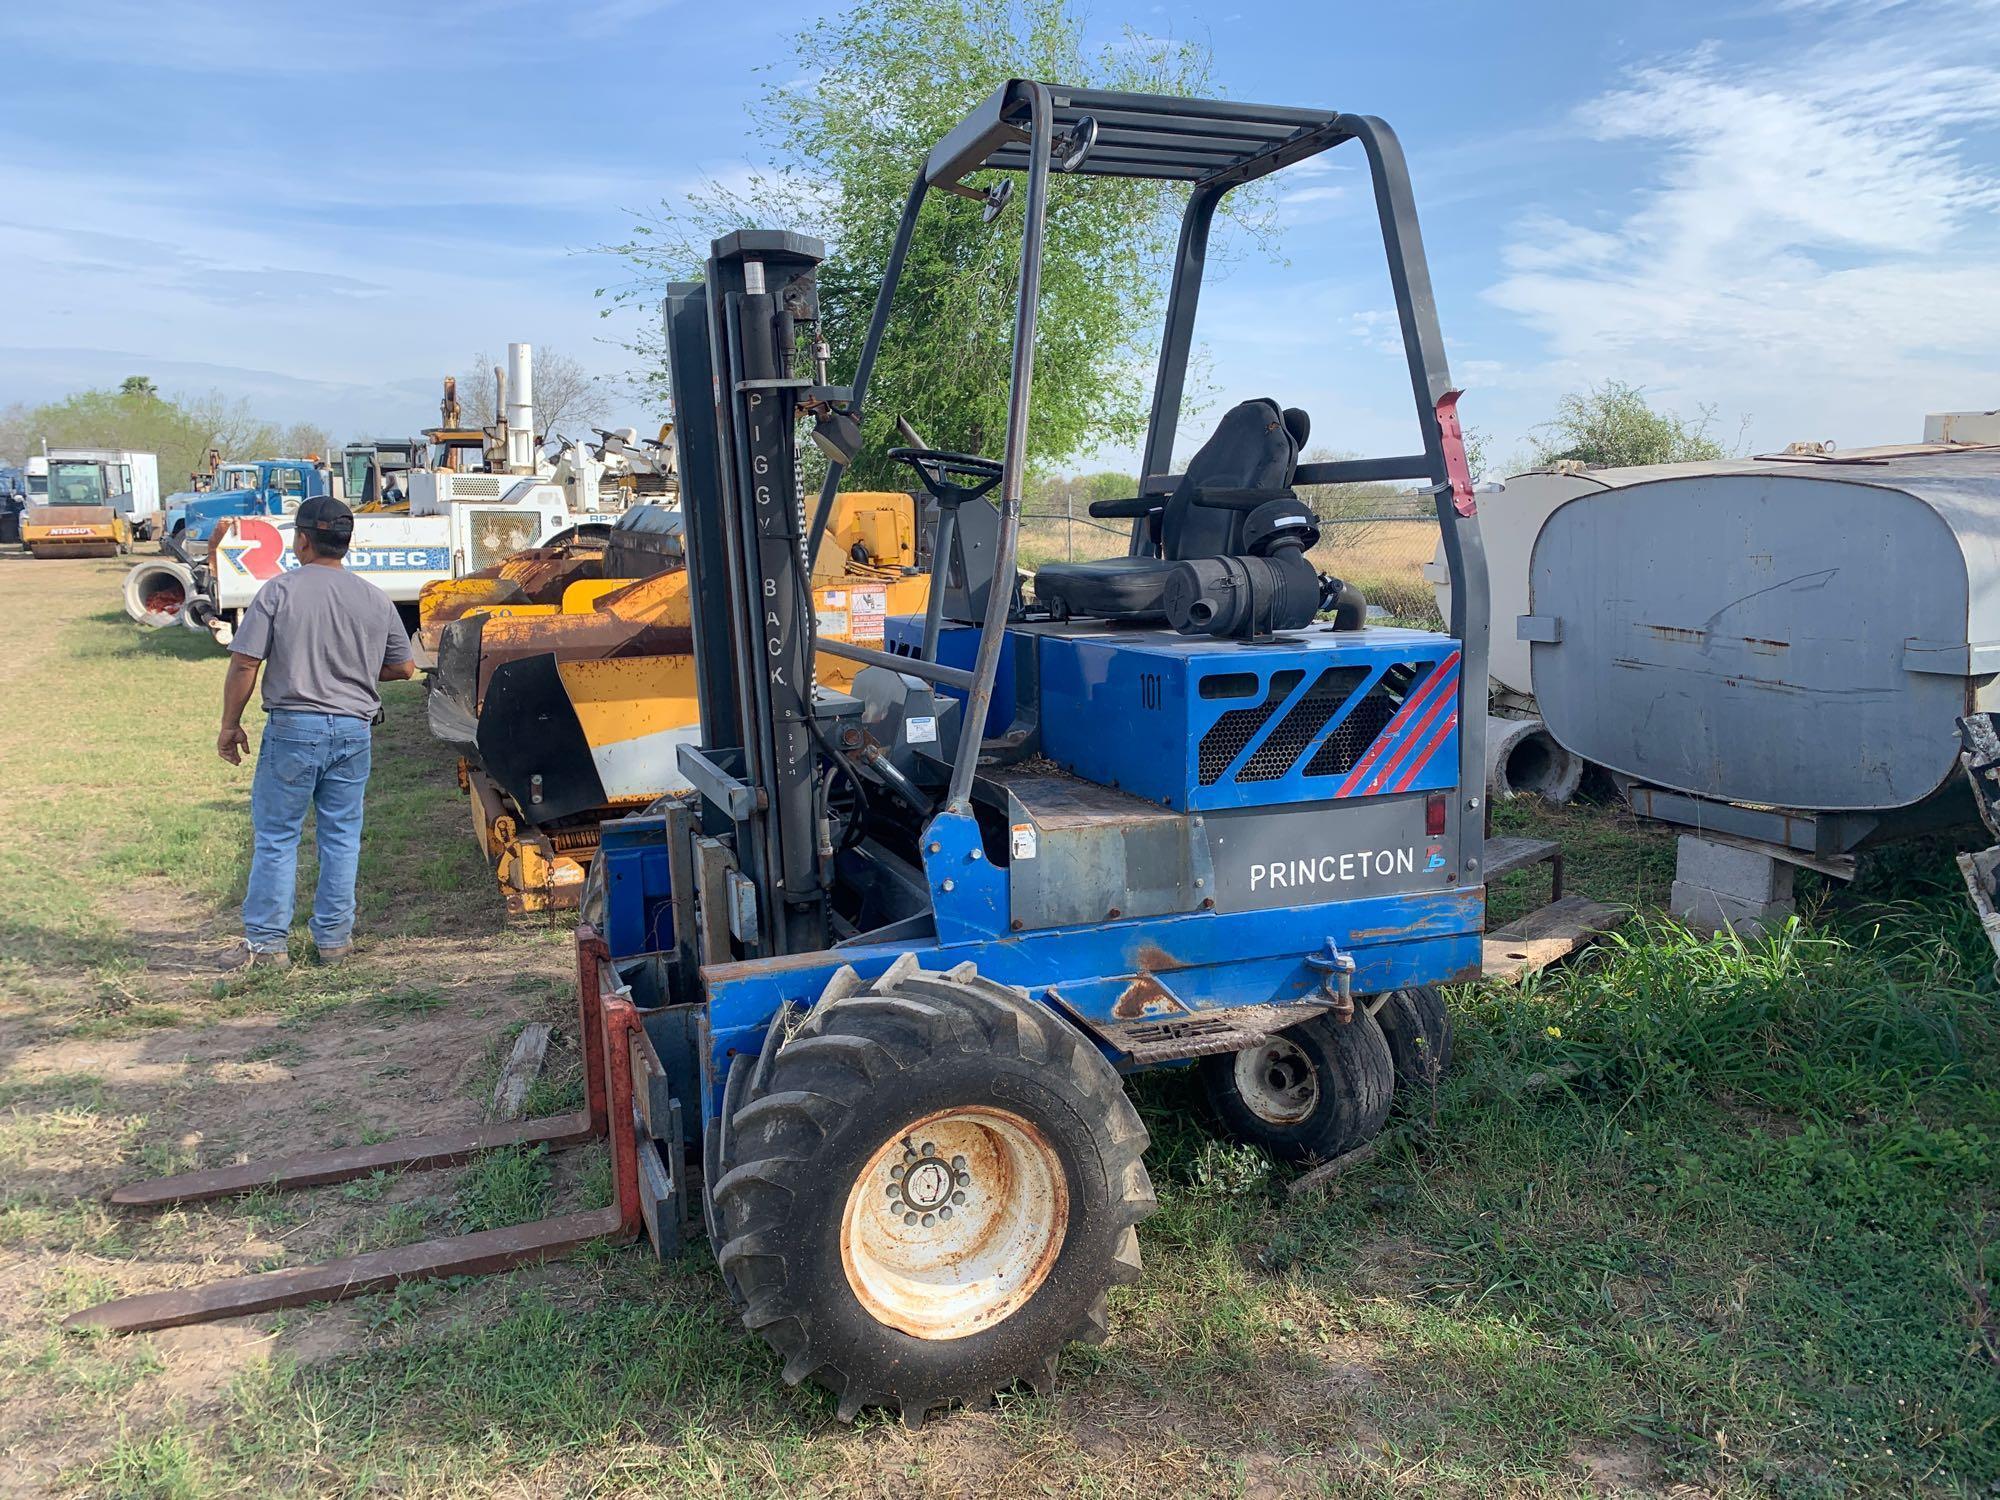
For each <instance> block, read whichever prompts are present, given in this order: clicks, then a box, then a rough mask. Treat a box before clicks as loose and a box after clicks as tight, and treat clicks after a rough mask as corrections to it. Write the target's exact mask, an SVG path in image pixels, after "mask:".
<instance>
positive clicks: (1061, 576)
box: [1035, 397, 1312, 623]
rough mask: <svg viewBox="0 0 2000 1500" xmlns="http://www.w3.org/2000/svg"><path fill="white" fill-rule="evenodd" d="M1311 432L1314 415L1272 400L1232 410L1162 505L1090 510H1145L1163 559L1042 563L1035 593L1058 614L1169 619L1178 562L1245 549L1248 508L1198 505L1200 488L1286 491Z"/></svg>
mask: <svg viewBox="0 0 2000 1500" xmlns="http://www.w3.org/2000/svg"><path fill="white" fill-rule="evenodd" d="M1311 431H1312V418H1310V417H1308V416H1307V415H1306V414H1305V413H1304V412H1303V411H1300V410H1299V409H1298V408H1297V407H1292V408H1290V409H1289V410H1283V411H1281V410H1280V409H1279V407H1278V403H1277V402H1275V401H1273V400H1271V399H1269V398H1268V397H1259V398H1257V399H1256V400H1254V401H1245V402H1242V403H1241V404H1240V405H1237V406H1235V407H1232V408H1231V409H1230V410H1229V411H1228V412H1227V413H1226V414H1225V415H1224V416H1223V418H1222V420H1221V421H1220V422H1218V423H1217V424H1216V426H1215V431H1214V432H1213V433H1211V434H1210V435H1209V438H1208V441H1207V442H1205V443H1203V444H1202V445H1201V447H1200V449H1199V450H1198V451H1197V452H1196V453H1195V455H1194V457H1193V458H1191V459H1189V460H1188V466H1187V472H1186V473H1185V474H1183V475H1182V476H1181V482H1180V483H1179V484H1178V485H1176V486H1175V487H1174V492H1173V494H1172V495H1170V496H1168V497H1167V499H1166V503H1165V505H1164V506H1163V507H1161V508H1159V509H1155V510H1152V511H1151V512H1150V514H1149V515H1148V512H1147V509H1146V507H1145V506H1144V505H1143V504H1142V503H1140V502H1134V501H1129V500H1118V501H1112V502H1110V503H1109V504H1105V503H1104V502H1099V503H1098V504H1096V505H1092V506H1091V508H1090V509H1091V513H1092V514H1093V515H1110V516H1128V517H1132V518H1135V519H1136V518H1138V517H1139V516H1142V515H1146V516H1147V519H1148V520H1149V523H1150V525H1151V527H1152V532H1153V541H1154V544H1155V545H1156V546H1158V547H1159V549H1160V552H1161V555H1160V556H1157V557H1146V556H1139V557H1107V558H1103V559H1100V560H1099V561H1096V562H1075V563H1071V562H1063V563H1044V564H1043V565H1042V567H1041V568H1040V570H1038V571H1037V572H1036V574H1035V597H1036V598H1037V599H1039V600H1040V601H1041V602H1042V603H1043V604H1045V605H1047V606H1048V607H1049V609H1050V610H1051V612H1053V613H1054V614H1055V615H1056V616H1057V617H1058V618H1062V617H1066V616H1074V615H1089V616H1094V617H1096V618H1098V619H1104V620H1122V621H1128V622H1135V623H1136V622H1142V621H1155V620H1165V619H1166V617H1167V612H1166V590H1167V580H1168V579H1169V578H1170V577H1172V576H1173V573H1174V566H1175V564H1176V563H1180V562H1184V561H1186V560H1188V559H1189V558H1196V557H1234V556H1240V555H1241V554H1242V552H1243V512H1242V511H1240V510H1222V509H1218V508H1216V507H1214V506H1209V505H1198V504H1196V503H1195V495H1196V492H1197V491H1199V490H1201V489H1203V488H1209V489H1236V490H1268V491H1271V492H1272V493H1274V494H1276V493H1281V492H1283V491H1286V490H1289V489H1290V488H1291V484H1292V474H1293V471H1294V470H1296V469H1297V468H1298V463H1299V450H1300V449H1301V448H1303V447H1304V446H1305V442H1306V437H1307V435H1308V434H1309V433H1310V432H1311ZM1154 503H1155V504H1156V505H1157V504H1158V502H1157V501H1156V502H1154ZM1100 507H1101V508H1100Z"/></svg>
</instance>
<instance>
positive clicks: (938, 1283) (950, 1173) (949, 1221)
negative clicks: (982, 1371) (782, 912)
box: [840, 1107, 1069, 1339]
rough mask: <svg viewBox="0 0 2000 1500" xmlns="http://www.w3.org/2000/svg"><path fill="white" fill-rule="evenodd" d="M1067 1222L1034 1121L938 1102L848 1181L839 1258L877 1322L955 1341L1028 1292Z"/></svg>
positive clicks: (1055, 1170) (1056, 1171) (1041, 1277)
mask: <svg viewBox="0 0 2000 1500" xmlns="http://www.w3.org/2000/svg"><path fill="white" fill-rule="evenodd" d="M1068 1226H1069V1186H1068V1183H1067V1180H1066V1179H1065V1178H1064V1176H1063V1170H1062V1162H1061V1161H1060V1160H1059V1159H1058V1158H1057V1156H1056V1153H1055V1149H1054V1148H1053V1147H1052V1146H1051V1145H1050V1144H1049V1142H1048V1138H1047V1137H1046V1136H1044V1135H1043V1134H1042V1132H1041V1131H1040V1130H1038V1129H1036V1128H1035V1127H1034V1126H1033V1125H1031V1124H1029V1123H1028V1122H1027V1121H1026V1120H1024V1119H1022V1118H1021V1117H1020V1116H1019V1115H1016V1114H1012V1113H1009V1112H1008V1111H1006V1110H1001V1109H988V1108H984V1107H968V1108H964V1109H948V1110H940V1111H939V1112H938V1113H937V1114H934V1115H927V1116H926V1117H924V1118H923V1119H921V1120H918V1121H916V1122H915V1123H914V1124H912V1125H910V1126H908V1127H906V1128H905V1129H904V1130H902V1131H900V1132H898V1133H897V1135H896V1137H895V1138H894V1139H893V1140H890V1141H887V1142H885V1143H884V1144H883V1145H882V1147H881V1149H880V1150H878V1151H877V1152H876V1153H875V1154H874V1155H873V1156H872V1157H870V1158H869V1160H868V1165H867V1166H865V1167H864V1168H862V1170H861V1173H860V1175H859V1176H857V1177H856V1178H855V1180H854V1187H853V1188H852V1190H850V1191H849V1193H848V1195H847V1209H846V1212H845V1213H844V1214H843V1215H842V1216H841V1223H840V1261H841V1265H842V1267H843V1268H844V1269H845V1270H846V1272H847V1284H848V1286H849V1287H850V1288H852V1289H853V1292H854V1295H855V1297H856V1298H858V1299H859V1300H860V1303H861V1305H862V1306H863V1307H864V1308H866V1309H867V1310H868V1313H869V1315H870V1316H871V1317H873V1318H874V1319H876V1321H878V1322H881V1323H886V1324H887V1325H888V1326H889V1327H891V1328H896V1329H900V1330H901V1331H902V1332H904V1333H907V1334H910V1335H911V1336H912V1337H915V1338H920V1339H962V1338H965V1337H967V1336H968V1335H971V1334H975V1333H978V1332H980V1331H981V1330H982V1329H986V1328H991V1327H992V1326H993V1325H994V1324H996V1323H999V1322H1001V1321H1002V1320H1004V1319H1006V1318H1007V1317H1009V1316H1010V1315H1012V1314H1013V1313H1014V1312H1016V1311H1018V1310H1019V1309H1020V1308H1021V1306H1022V1305H1023V1304H1025V1303H1026V1302H1027V1301H1028V1299H1029V1298H1031V1297H1032V1296H1034V1294H1035V1292H1036V1290H1037V1289H1038V1288H1039V1287H1040V1286H1041V1284H1042V1283H1043V1281H1045V1280H1047V1278H1048V1274H1049V1271H1050V1269H1051V1268H1053V1267H1054V1265H1055V1262H1056V1255H1057V1254H1058V1252H1060V1251H1061V1249H1062V1244H1063V1236H1064V1233H1065V1231H1066V1230H1067V1229H1068Z"/></svg>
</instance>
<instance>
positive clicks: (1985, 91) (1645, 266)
mask: <svg viewBox="0 0 2000 1500" xmlns="http://www.w3.org/2000/svg"><path fill="white" fill-rule="evenodd" d="M1820 8H1821V9H1823V10H1826V11H1828V12H1829V16H1830V19H1829V23H1828V27H1827V28H1826V29H1825V30H1823V32H1822V35H1823V37H1824V40H1822V41H1821V42H1819V43H1818V44H1816V45H1814V46H1813V47H1811V48H1808V49H1806V50H1804V51H1803V52H1796V53H1792V54H1789V55H1784V56H1782V57H1780V58H1778V59H1776V60H1774V61H1773V62H1771V63H1769V64H1768V65H1766V66H1763V67H1760V68H1755V69H1753V68H1746V67H1732V66H1730V65H1729V64H1728V63H1727V62H1726V61H1725V60H1724V59H1723V58H1722V56H1721V55H1720V54H1719V53H1717V52H1716V51H1714V50H1713V49H1707V50H1704V51H1702V52H1699V53H1696V54H1694V55H1692V56H1689V57H1685V58H1682V59H1680V60H1677V61H1675V62H1672V63H1668V64H1663V65H1659V66H1655V67H1651V68H1646V69H1642V70H1639V71H1637V72H1635V73H1634V74H1632V75H1631V76H1630V77H1629V78H1628V80H1627V81H1626V82H1624V83H1623V84H1622V85H1620V86H1619V87H1617V88H1615V89H1613V90H1611V91H1610V92H1608V93H1605V94H1604V95H1602V96H1600V97H1599V98H1597V99H1595V100H1593V101H1591V102H1590V103H1588V104H1586V105H1585V106H1584V107H1583V108H1582V109H1581V110H1579V111H1578V112H1577V114H1576V120H1577V123H1578V124H1579V125H1580V126H1581V127H1582V128H1583V130H1584V131H1586V132H1587V133H1588V135H1589V136H1590V137H1591V138H1593V139H1595V140H1596V141H1599V142H1602V143H1606V144H1607V145H1610V146H1612V147H1614V148H1616V147H1621V146H1637V147H1639V148H1641V150H1642V151H1643V152H1644V153H1646V154H1648V155H1649V156H1650V157H1651V164H1650V166H1649V168H1648V169H1647V176H1646V177H1645V178H1644V179H1643V183H1642V185H1641V186H1640V187H1639V188H1638V190H1637V192H1636V193H1635V194H1634V195H1633V197H1632V199H1631V200H1630V202H1629V204H1628V206H1626V207H1625V208H1623V210H1622V211H1620V212H1616V213H1612V214H1608V215H1606V216H1605V217H1604V218H1603V219H1602V220H1601V221H1600V220H1593V221H1592V222H1590V223H1577V222H1574V221H1573V220H1565V219H1563V218H1560V217H1557V216H1555V215H1552V214H1549V213H1547V212H1544V211H1539V210H1537V211H1532V212H1530V213H1528V214H1526V215H1524V216H1523V217H1522V218H1521V219H1520V220H1519V221H1518V222H1517V223H1516V224H1515V225H1514V226H1513V229H1512V233H1511V236H1510V239H1509V241H1508V243H1507V244H1506V246H1505V249H1504V254H1503V268H1504V274H1503V275H1502V277H1501V279H1500V280H1499V281H1498V282H1497V283H1496V284H1495V285H1493V286H1492V287H1491V288H1490V289H1489V290H1488V292H1487V296H1488V297H1489V298H1490V299H1491V300H1492V301H1493V302H1495V303H1497V304H1498V305H1499V306H1501V307H1503V308H1505V309H1508V310H1510V311H1512V312H1514V313H1516V314H1518V315H1519V316H1520V317H1521V318H1523V319H1524V320H1525V321H1526V322H1527V323H1528V324H1529V325H1530V326H1531V327H1533V328H1534V329H1536V330H1537V331H1538V332H1540V333H1541V334H1542V335H1543V336H1544V337H1545V339H1546V340H1547V343H1548V347H1549V353H1550V356H1551V365H1550V373H1551V375H1552V377H1559V378H1561V379H1563V380H1565V381H1566V382H1567V383H1579V382H1578V381H1577V379H1576V377H1577V376H1579V375H1580V376H1581V378H1582V379H1583V380H1589V379H1596V378H1601V377H1603V376H1617V377H1620V378H1624V379H1631V380H1637V381H1639V382H1641V383H1644V384H1647V385H1649V386H1652V387H1654V388H1655V389H1657V390H1659V391H1661V392H1662V393H1663V394H1665V395H1666V396H1667V397H1668V398H1669V399H1670V400H1671V399H1673V398H1675V397H1678V398H1679V400H1680V401H1681V402H1682V403H1690V402H1715V403H1717V404H1718V405H1719V406H1720V407H1721V409H1722V415H1723V418H1724V421H1725V423H1728V424H1730V425H1733V421H1734V418H1735V417H1736V415H1737V414H1739V413H1747V414H1750V415H1752V416H1753V418H1754V426H1753V434H1754V436H1755V437H1756V439H1757V441H1758V442H1759V443H1760V444H1764V443H1770V442H1782V441H1785V440H1787V439H1788V438H1790V437H1796V436H1799V435H1801V433H1805V434H1808V435H1813V436H1824V435H1826V433H1827V432H1832V433H1835V434H1836V435H1838V436H1839V438H1840V440H1841V441H1842V442H1843V443H1848V444H1851V443H1855V442H1859V441H1862V440H1881V439H1895V438H1898V437H1914V436H1915V435H1916V434H1917V432H1918V430H1919V427H1920V424H1921V420H1922V416H1923V413H1924V411H1925V409H1926V408H1935V407H1937V406H1939V405H1945V404H1972V403H1975V402H1977V403H1981V404H1991V402H1992V401H1993V400H1995V399H2000V269H1996V265H2000V216H1996V210H2000V176H1996V174H1995V171H1994V170H1993V166H1992V162H1991V157H1990V139H1991V138H1990V136H1988V137H1986V140H1985V142H1983V143H1982V142H1980V141H1978V140H1977V139H1976V138H1978V137H1979V136H1980V133H1981V132H1990V131H1992V130H1993V129H1994V128H1995V127H2000V66H1995V64H1996V62H2000V26H1996V18H2000V7H1996V6H1994V5H1992V4H1976V3H1975V4H1971V5H1966V6H1961V7H1959V14H1958V15H1957V16H1956V17H1955V18H1954V20H1953V24H1951V25H1949V26H1939V25H1938V24H1937V18H1936V16H1935V15H1934V14H1932V13H1926V14H1923V15H1919V14H1917V13H1916V12H1915V11H1914V10H1913V11H1911V12H1910V13H1909V14H1907V15H1904V14H1902V13H1901V11H1900V8H1899V7H1896V6H1894V5H1888V6H1884V5H1878V4H1871V3H1869V0H1843V3H1841V4H1839V5H1837V6H1836V5H1827V4H1822V5H1821V7H1820ZM1836 12H1837V13H1836ZM1794 429H1796V430H1794Z"/></svg>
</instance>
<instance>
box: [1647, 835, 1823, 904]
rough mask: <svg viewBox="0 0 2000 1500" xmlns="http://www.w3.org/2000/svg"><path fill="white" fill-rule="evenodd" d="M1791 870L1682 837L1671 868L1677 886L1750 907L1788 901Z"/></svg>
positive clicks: (1764, 857) (1767, 858)
mask: <svg viewBox="0 0 2000 1500" xmlns="http://www.w3.org/2000/svg"><path fill="white" fill-rule="evenodd" d="M1792 874H1793V867H1792V866H1791V865H1789V864H1787V863H1786V862H1785V861H1784V860H1781V859H1776V858H1774V857H1772V856H1771V855H1769V854H1760V853H1758V852H1757V851H1756V850H1754V849H1744V848H1741V847H1739V846H1738V845H1735V844H1718V843H1715V842H1713V841H1711V840H1709V839H1704V838H1697V837H1696V836H1695V835H1694V834H1691V833H1684V834H1682V835H1681V837H1680V849H1679V857H1678V859H1677V860H1676V861H1675V864H1674V880H1675V882H1676V883H1677V884H1681V885H1688V886H1699V887H1701V888H1702V889H1704V890H1710V891H1714V892H1716V893H1717V894H1719V895H1723V896H1729V897H1733V898H1734V899H1735V900H1737V901H1740V902H1746V903H1749V904H1751V905H1763V904H1765V903H1768V902H1773V901H1782V902H1786V903H1789V902H1790V901H1791V899H1792Z"/></svg>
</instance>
